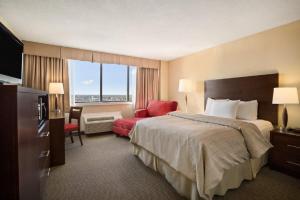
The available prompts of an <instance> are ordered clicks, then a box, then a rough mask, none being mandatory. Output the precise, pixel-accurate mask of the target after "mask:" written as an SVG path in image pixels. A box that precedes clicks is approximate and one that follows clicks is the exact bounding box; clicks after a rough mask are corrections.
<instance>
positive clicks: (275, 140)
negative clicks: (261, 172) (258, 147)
mask: <svg viewBox="0 0 300 200" xmlns="http://www.w3.org/2000/svg"><path fill="white" fill-rule="evenodd" d="M271 143H272V144H273V145H274V147H273V148H272V149H271V153H270V156H269V164H270V167H271V169H276V170H279V171H281V172H284V173H287V174H290V175H292V176H295V177H298V178H300V134H299V133H293V132H290V131H281V130H280V129H274V130H273V131H271Z"/></svg>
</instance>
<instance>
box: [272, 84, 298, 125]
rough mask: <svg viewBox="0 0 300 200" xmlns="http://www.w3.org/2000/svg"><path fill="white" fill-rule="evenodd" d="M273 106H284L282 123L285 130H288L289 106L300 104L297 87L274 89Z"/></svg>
mask: <svg viewBox="0 0 300 200" xmlns="http://www.w3.org/2000/svg"><path fill="white" fill-rule="evenodd" d="M273 104H283V105H284V108H283V112H282V122H283V129H286V128H287V124H288V113H287V109H286V105H287V104H299V98H298V90H297V88H295V87H280V88H274V92H273Z"/></svg>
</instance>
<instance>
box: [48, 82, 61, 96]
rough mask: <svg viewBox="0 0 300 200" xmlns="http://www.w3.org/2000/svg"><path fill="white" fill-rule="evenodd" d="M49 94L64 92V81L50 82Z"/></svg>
mask: <svg viewBox="0 0 300 200" xmlns="http://www.w3.org/2000/svg"><path fill="white" fill-rule="evenodd" d="M49 94H64V85H63V84H62V83H50V84H49Z"/></svg>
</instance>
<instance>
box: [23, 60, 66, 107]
mask: <svg viewBox="0 0 300 200" xmlns="http://www.w3.org/2000/svg"><path fill="white" fill-rule="evenodd" d="M50 82H60V83H63V85H64V95H63V96H62V95H59V99H58V105H59V107H60V108H61V109H62V110H64V111H68V110H69V106H70V104H69V75H68V62H67V60H65V59H61V58H50V57H44V56H35V55H26V54H24V65H23V85H24V86H25V87H31V88H34V89H39V90H45V91H48V89H49V83H50ZM49 96H50V101H49V107H50V111H52V110H54V95H49Z"/></svg>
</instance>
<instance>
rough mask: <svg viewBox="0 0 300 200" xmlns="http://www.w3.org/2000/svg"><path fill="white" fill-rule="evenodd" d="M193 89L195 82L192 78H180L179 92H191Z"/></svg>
mask: <svg viewBox="0 0 300 200" xmlns="http://www.w3.org/2000/svg"><path fill="white" fill-rule="evenodd" d="M192 90H193V84H192V81H191V80H188V79H180V80H179V86H178V91H179V92H185V93H187V92H191V91H192Z"/></svg>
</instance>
